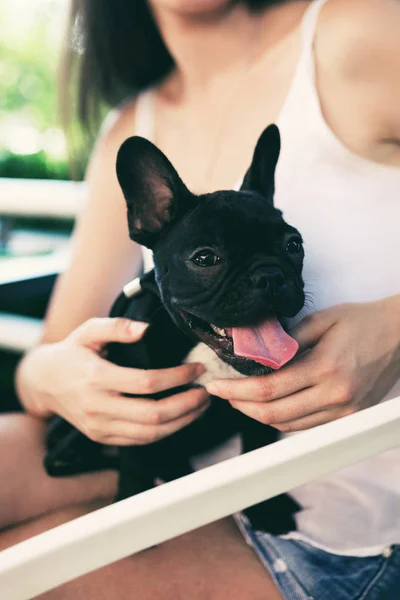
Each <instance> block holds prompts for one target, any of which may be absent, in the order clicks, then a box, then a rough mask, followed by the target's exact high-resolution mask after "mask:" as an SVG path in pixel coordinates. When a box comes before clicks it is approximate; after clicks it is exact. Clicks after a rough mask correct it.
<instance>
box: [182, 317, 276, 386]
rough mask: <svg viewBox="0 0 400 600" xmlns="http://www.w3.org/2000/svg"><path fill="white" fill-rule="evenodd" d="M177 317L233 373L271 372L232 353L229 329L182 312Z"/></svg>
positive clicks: (263, 373)
mask: <svg viewBox="0 0 400 600" xmlns="http://www.w3.org/2000/svg"><path fill="white" fill-rule="evenodd" d="M179 316H180V320H182V321H183V323H184V325H185V328H187V329H189V330H190V333H191V335H192V336H193V337H195V338H197V339H198V340H199V341H200V342H203V343H204V344H206V345H207V346H209V347H210V348H211V349H212V350H214V352H215V353H216V354H217V355H218V356H219V358H220V359H221V360H223V361H224V362H225V363H227V364H229V365H230V366H231V367H233V368H234V369H235V371H238V372H239V373H241V374H242V375H247V376H252V375H253V376H256V375H267V374H268V373H271V372H272V371H273V369H271V368H270V367H266V366H264V365H262V364H260V363H257V362H255V361H254V360H250V359H248V358H243V357H241V356H237V355H236V354H235V353H234V348H233V340H232V337H231V332H230V328H226V329H222V328H219V327H216V326H215V325H212V324H211V323H208V322H206V321H203V320H202V319H200V318H198V317H196V316H194V315H192V314H190V313H187V312H183V311H180V313H179Z"/></svg>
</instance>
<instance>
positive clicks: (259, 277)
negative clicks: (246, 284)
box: [250, 267, 285, 290]
mask: <svg viewBox="0 0 400 600" xmlns="http://www.w3.org/2000/svg"><path fill="white" fill-rule="evenodd" d="M284 283H285V278H284V277H283V273H282V271H281V269H279V268H278V267H268V268H265V269H262V270H261V269H260V270H259V271H257V272H256V273H254V275H252V276H251V277H250V284H251V287H253V288H254V289H257V290H267V289H269V288H270V287H272V288H275V289H278V288H280V287H282V286H283V285H284Z"/></svg>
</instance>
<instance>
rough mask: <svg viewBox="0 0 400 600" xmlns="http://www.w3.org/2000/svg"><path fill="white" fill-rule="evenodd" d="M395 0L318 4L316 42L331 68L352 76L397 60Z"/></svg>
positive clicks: (399, 9)
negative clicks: (319, 7) (318, 15)
mask: <svg viewBox="0 0 400 600" xmlns="http://www.w3.org/2000/svg"><path fill="white" fill-rule="evenodd" d="M399 31H400V2H399V0H329V1H328V2H327V3H326V4H325V5H324V6H323V8H322V10H321V15H320V19H319V23H318V27H317V43H318V45H319V47H320V49H321V50H325V52H324V54H325V55H326V56H329V57H330V63H331V66H332V68H336V69H340V70H342V71H343V72H345V73H348V74H349V75H352V76H357V75H362V74H363V73H370V74H372V73H373V72H374V71H375V72H378V71H379V70H381V69H382V65H383V64H388V63H389V64H397V65H399V64H400V53H399V40H400V36H399Z"/></svg>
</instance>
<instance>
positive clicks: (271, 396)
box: [206, 353, 317, 402]
mask: <svg viewBox="0 0 400 600" xmlns="http://www.w3.org/2000/svg"><path fill="white" fill-rule="evenodd" d="M313 363H314V359H313V357H312V355H311V353H310V354H307V355H306V356H303V357H302V358H300V359H299V360H298V361H296V362H295V363H293V364H291V365H289V366H287V367H283V368H282V369H280V370H279V371H275V372H274V373H271V374H270V375H263V376H261V377H245V378H243V379H216V380H214V381H212V382H211V383H209V384H208V385H207V386H206V388H207V391H208V392H209V393H210V394H213V395H214V396H219V397H220V398H224V399H225V400H235V401H242V402H246V401H247V402H270V401H271V400H276V399H278V398H284V397H285V396H289V395H291V394H295V393H296V392H298V391H300V390H303V389H305V388H308V387H311V386H313V385H315V384H316V383H317V377H316V369H315V368H314V364H313Z"/></svg>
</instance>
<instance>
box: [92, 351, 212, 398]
mask: <svg viewBox="0 0 400 600" xmlns="http://www.w3.org/2000/svg"><path fill="white" fill-rule="evenodd" d="M204 371H205V368H204V365H202V364H200V363H189V364H187V365H180V366H179V367H172V368H169V369H149V370H146V371H145V370H142V369H133V368H127V367H119V366H117V365H114V364H112V363H110V362H108V361H107V360H103V359H101V364H99V368H98V370H97V372H96V373H95V375H94V381H93V384H94V385H95V386H96V387H97V389H102V390H109V391H110V392H119V393H121V394H135V395H144V396H147V395H151V394H156V393H157V392H164V391H165V390H170V389H173V388H175V387H179V386H181V385H186V384H188V383H192V382H193V381H195V380H196V379H197V378H198V377H200V375H202V374H203V373H204Z"/></svg>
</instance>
